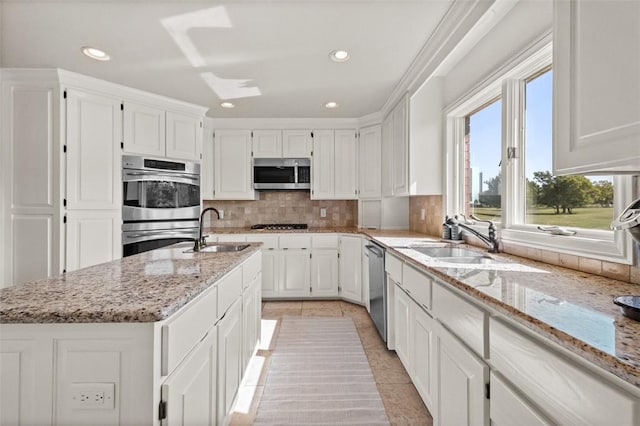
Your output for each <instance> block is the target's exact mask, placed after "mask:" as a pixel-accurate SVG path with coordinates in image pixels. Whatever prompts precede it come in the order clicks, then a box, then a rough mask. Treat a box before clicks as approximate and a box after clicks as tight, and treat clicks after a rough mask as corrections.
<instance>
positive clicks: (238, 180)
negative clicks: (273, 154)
mask: <svg viewBox="0 0 640 426" xmlns="http://www.w3.org/2000/svg"><path fill="white" fill-rule="evenodd" d="M213 156H214V161H213V164H214V166H213V170H214V178H213V181H214V191H213V199H214V200H253V199H255V197H256V193H255V191H254V189H253V180H252V175H253V170H252V167H251V131H250V130H216V132H215V135H214V153H213Z"/></svg>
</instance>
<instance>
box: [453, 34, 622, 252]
mask: <svg viewBox="0 0 640 426" xmlns="http://www.w3.org/2000/svg"><path fill="white" fill-rule="evenodd" d="M551 61H552V43H551V33H549V32H548V33H545V34H543V35H542V36H541V37H539V38H538V39H537V40H536V41H534V42H533V43H531V44H530V45H529V46H527V47H526V48H524V49H523V50H522V51H521V52H519V53H518V54H517V55H515V56H514V57H513V58H512V59H511V60H510V61H508V62H507V63H505V64H503V65H501V66H500V67H498V68H497V69H495V70H494V71H493V72H491V73H490V74H489V75H488V76H487V77H486V78H484V79H483V80H482V81H481V82H480V83H479V84H477V85H476V86H474V87H473V88H471V89H470V90H469V91H467V92H466V93H465V94H464V95H462V96H461V97H460V98H458V99H457V100H456V101H454V102H452V103H451V105H449V106H448V107H447V108H446V109H445V115H446V123H447V134H446V139H445V140H446V144H447V145H446V155H447V158H446V173H445V177H446V188H447V191H446V193H447V194H448V197H446V199H445V206H446V207H445V208H446V210H445V213H447V214H449V215H451V214H456V213H457V212H459V211H462V210H463V208H464V205H463V203H464V191H463V190H462V188H463V185H464V172H465V170H464V145H463V143H464V117H465V116H466V115H468V114H469V113H470V112H471V111H473V110H475V109H477V108H479V107H481V106H482V105H484V104H486V103H488V102H489V101H491V100H492V99H494V98H496V97H499V96H500V97H501V98H502V101H503V112H502V160H503V162H502V176H503V180H504V182H503V189H502V191H503V194H513V195H511V196H505V197H503V198H502V206H501V207H502V223H499V224H497V227H498V229H499V234H500V238H501V240H502V241H503V242H506V243H509V244H516V245H522V246H527V247H533V248H538V249H544V250H550V251H554V252H559V253H568V254H572V255H578V256H584V257H589V258H594V259H599V260H604V261H608V262H615V263H623V264H632V263H633V242H632V240H631V238H630V237H629V236H628V235H627V233H625V232H620V231H615V232H609V231H602V230H589V229H579V232H578V234H577V235H576V236H571V237H570V236H558V235H550V234H548V233H545V232H543V231H540V230H538V229H537V228H536V226H535V225H526V224H524V221H525V214H526V206H525V203H526V188H525V183H524V182H525V180H524V171H525V158H524V148H525V143H524V138H525V135H524V132H525V128H524V119H523V117H524V107H525V106H524V96H525V82H524V79H526V78H528V77H530V76H531V75H532V74H533V73H535V72H537V71H539V70H540V69H543V68H545V67H547V66H549V65H551ZM508 147H516V148H517V156H516V158H515V159H512V160H508V159H507V155H506V150H507V148H508ZM631 186H632V185H631V179H630V178H629V177H623V176H616V177H614V188H615V195H616V196H615V199H614V215H617V214H619V213H620V212H622V210H623V209H624V208H625V207H626V205H627V204H628V203H629V202H631V200H632V197H633V193H632V187H631ZM478 230H479V231H481V232H483V230H485V228H484V227H478Z"/></svg>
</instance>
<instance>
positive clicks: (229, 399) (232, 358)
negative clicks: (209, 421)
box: [217, 299, 242, 425]
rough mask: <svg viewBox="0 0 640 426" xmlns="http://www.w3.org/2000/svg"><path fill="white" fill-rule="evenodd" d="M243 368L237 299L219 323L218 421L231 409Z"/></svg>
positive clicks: (239, 308)
mask: <svg viewBox="0 0 640 426" xmlns="http://www.w3.org/2000/svg"><path fill="white" fill-rule="evenodd" d="M241 368H242V301H241V299H237V300H236V301H235V302H234V304H233V305H231V307H230V308H229V309H228V310H227V313H226V315H225V316H224V318H222V320H220V322H219V323H218V422H217V424H219V425H222V424H226V422H225V419H226V418H227V414H229V412H230V411H231V404H232V403H233V399H234V398H235V396H236V392H237V391H238V387H239V386H240V376H241Z"/></svg>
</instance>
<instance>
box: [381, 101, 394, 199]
mask: <svg viewBox="0 0 640 426" xmlns="http://www.w3.org/2000/svg"><path fill="white" fill-rule="evenodd" d="M381 161H382V167H381V171H382V195H383V196H385V197H390V196H392V195H393V112H391V113H389V115H388V116H387V118H385V119H384V121H383V122H382V159H381Z"/></svg>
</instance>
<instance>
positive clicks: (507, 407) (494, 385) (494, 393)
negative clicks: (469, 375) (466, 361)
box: [489, 372, 553, 426]
mask: <svg viewBox="0 0 640 426" xmlns="http://www.w3.org/2000/svg"><path fill="white" fill-rule="evenodd" d="M490 377H491V378H490V379H489V381H490V382H491V399H490V400H489V404H490V409H489V412H490V413H491V423H492V424H496V425H518V426H551V425H552V424H553V423H551V422H550V421H548V420H547V419H546V418H545V417H544V415H543V414H542V413H540V412H538V411H537V410H536V409H535V408H533V407H531V405H529V404H528V403H527V402H525V401H524V400H523V399H522V398H521V397H520V396H519V395H518V394H517V392H516V391H515V390H513V389H511V387H510V386H509V385H508V384H507V382H505V381H504V380H502V378H501V376H499V375H497V374H496V373H494V372H491V375H490Z"/></svg>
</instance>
